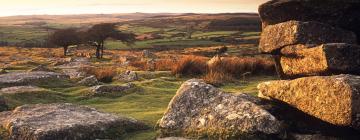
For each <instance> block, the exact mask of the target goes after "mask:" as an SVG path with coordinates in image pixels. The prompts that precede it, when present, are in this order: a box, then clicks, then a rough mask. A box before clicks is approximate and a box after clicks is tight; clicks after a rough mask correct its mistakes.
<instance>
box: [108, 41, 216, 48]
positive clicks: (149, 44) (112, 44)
mask: <svg viewBox="0 0 360 140" xmlns="http://www.w3.org/2000/svg"><path fill="white" fill-rule="evenodd" d="M221 44H223V43H219V42H214V41H210V40H201V39H174V40H173V39H154V40H145V41H137V42H135V44H134V45H133V46H127V45H125V44H124V43H122V42H119V41H106V43H105V47H106V48H107V49H119V50H121V49H132V48H133V49H151V48H153V47H154V46H160V47H161V46H166V47H172V48H178V47H181V48H188V47H196V46H211V45H221Z"/></svg>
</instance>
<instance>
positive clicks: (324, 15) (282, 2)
mask: <svg viewBox="0 0 360 140" xmlns="http://www.w3.org/2000/svg"><path fill="white" fill-rule="evenodd" d="M359 7H360V1H358V0H271V1H268V2H266V3H264V4H262V5H261V6H259V14H260V17H261V20H262V22H263V27H266V26H268V25H274V24H278V23H282V22H286V21H289V20H298V21H319V22H323V23H327V24H330V25H332V26H337V27H341V28H344V29H346V30H349V31H352V32H354V33H356V35H357V38H358V41H360V27H359V24H360V16H359V15H360V8H359Z"/></svg>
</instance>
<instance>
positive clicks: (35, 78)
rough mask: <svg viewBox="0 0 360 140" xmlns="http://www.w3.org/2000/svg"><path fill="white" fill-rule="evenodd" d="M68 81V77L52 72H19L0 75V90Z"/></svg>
mask: <svg viewBox="0 0 360 140" xmlns="http://www.w3.org/2000/svg"><path fill="white" fill-rule="evenodd" d="M67 79H69V76H67V75H64V74H60V73H54V72H44V71H37V72H20V73H8V74H3V75H0V88H1V87H10V86H23V85H39V84H44V83H45V84H47V83H49V82H56V81H62V80H67Z"/></svg>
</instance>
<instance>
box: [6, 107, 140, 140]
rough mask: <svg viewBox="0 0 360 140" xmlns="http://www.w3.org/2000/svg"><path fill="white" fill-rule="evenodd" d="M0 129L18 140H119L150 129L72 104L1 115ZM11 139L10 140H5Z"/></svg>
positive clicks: (18, 109)
mask: <svg viewBox="0 0 360 140" xmlns="http://www.w3.org/2000/svg"><path fill="white" fill-rule="evenodd" d="M0 126H1V127H2V128H3V129H5V130H6V131H8V132H9V136H8V139H14V140H25V139H31V140H50V139H51V140H64V139H72V140H75V139H76V140H89V139H115V138H119V137H121V136H122V135H123V134H125V133H127V132H131V131H136V130H144V129H146V128H147V126H146V125H144V124H143V123H141V122H139V121H137V120H134V119H131V118H125V117H118V116H115V115H112V114H108V113H102V112H99V111H97V110H95V109H93V108H89V107H85V106H78V105H72V104H37V105H24V106H20V107H17V108H16V109H15V110H13V111H11V112H10V111H9V112H1V113H0ZM5 139H7V138H5Z"/></svg>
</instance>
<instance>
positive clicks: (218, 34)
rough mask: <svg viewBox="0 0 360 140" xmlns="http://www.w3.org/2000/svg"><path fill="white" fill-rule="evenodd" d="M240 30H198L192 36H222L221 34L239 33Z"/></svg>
mask: <svg viewBox="0 0 360 140" xmlns="http://www.w3.org/2000/svg"><path fill="white" fill-rule="evenodd" d="M237 32H238V31H213V32H196V33H195V34H194V35H193V36H192V37H195V38H202V37H206V38H209V37H220V36H230V35H232V34H235V33H237Z"/></svg>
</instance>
